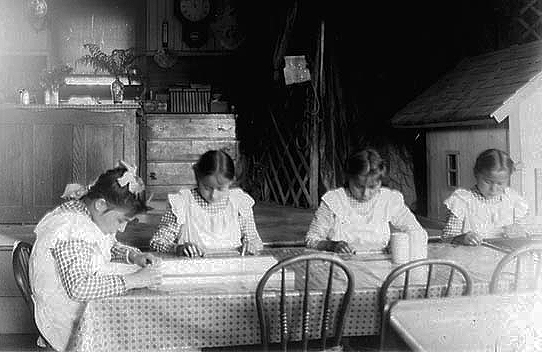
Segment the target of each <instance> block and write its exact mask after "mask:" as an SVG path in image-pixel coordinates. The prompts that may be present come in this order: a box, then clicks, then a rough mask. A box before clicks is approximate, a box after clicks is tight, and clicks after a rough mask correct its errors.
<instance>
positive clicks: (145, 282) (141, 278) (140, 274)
mask: <svg viewBox="0 0 542 352" xmlns="http://www.w3.org/2000/svg"><path fill="white" fill-rule="evenodd" d="M124 282H125V284H126V288H127V289H132V288H142V287H156V286H158V285H160V284H161V283H162V272H161V271H160V270H158V269H157V268H155V267H153V266H150V265H149V266H146V267H144V268H141V269H139V270H138V271H136V272H135V273H133V274H128V275H125V276H124Z"/></svg>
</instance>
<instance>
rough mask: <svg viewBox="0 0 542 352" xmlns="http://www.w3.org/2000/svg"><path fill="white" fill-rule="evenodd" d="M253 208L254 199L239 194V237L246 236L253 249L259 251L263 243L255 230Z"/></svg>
mask: <svg viewBox="0 0 542 352" xmlns="http://www.w3.org/2000/svg"><path fill="white" fill-rule="evenodd" d="M253 206H254V199H252V197H251V196H250V195H248V194H247V193H245V192H241V193H240V205H239V226H240V230H241V236H246V238H247V239H248V241H249V242H250V243H252V245H253V246H254V248H255V249H256V250H258V251H259V250H262V248H263V242H262V239H261V238H260V234H259V233H258V230H257V229H256V222H255V221H254V211H253Z"/></svg>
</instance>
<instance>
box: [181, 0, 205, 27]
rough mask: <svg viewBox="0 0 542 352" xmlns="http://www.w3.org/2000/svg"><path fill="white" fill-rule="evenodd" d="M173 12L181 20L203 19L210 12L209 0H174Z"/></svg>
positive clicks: (196, 20) (199, 20)
mask: <svg viewBox="0 0 542 352" xmlns="http://www.w3.org/2000/svg"><path fill="white" fill-rule="evenodd" d="M175 13H176V15H177V16H179V17H180V19H181V21H189V22H201V21H204V20H206V19H207V18H208V17H209V14H210V13H211V0H175Z"/></svg>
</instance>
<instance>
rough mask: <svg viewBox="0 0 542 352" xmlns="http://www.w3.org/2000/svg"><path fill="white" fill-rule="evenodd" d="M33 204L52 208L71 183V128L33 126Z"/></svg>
mask: <svg viewBox="0 0 542 352" xmlns="http://www.w3.org/2000/svg"><path fill="white" fill-rule="evenodd" d="M33 127H34V128H33V130H34V138H33V141H34V156H35V160H34V166H33V167H34V188H35V189H38V190H39V192H34V194H35V197H34V204H35V205H39V206H44V207H51V208H52V207H54V206H55V205H56V204H58V199H59V198H60V196H61V195H62V193H63V192H64V187H65V186H66V184H67V183H70V180H71V174H72V173H71V169H70V167H71V165H72V162H73V160H72V143H71V142H72V140H73V139H72V127H71V126H69V125H60V126H59V125H54V124H45V125H34V126H33Z"/></svg>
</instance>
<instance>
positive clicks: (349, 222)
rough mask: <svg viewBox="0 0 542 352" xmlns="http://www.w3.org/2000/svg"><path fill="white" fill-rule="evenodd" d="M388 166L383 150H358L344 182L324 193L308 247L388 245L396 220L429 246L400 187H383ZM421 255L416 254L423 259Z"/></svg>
mask: <svg viewBox="0 0 542 352" xmlns="http://www.w3.org/2000/svg"><path fill="white" fill-rule="evenodd" d="M385 173H386V168H385V165H384V161H383V160H382V158H381V157H380V155H379V154H378V152H377V151H375V150H373V149H365V150H362V151H358V152H356V153H354V154H352V155H351V156H350V157H349V158H348V160H347V162H346V168H345V175H346V178H347V181H346V184H345V186H344V187H341V188H338V189H335V190H332V191H328V192H327V193H326V194H324V195H323V196H322V202H321V203H320V207H319V208H318V210H317V211H316V213H315V214H314V218H313V219H312V222H311V224H310V227H309V231H308V232H307V235H306V238H305V243H306V245H307V247H310V248H316V249H320V250H326V251H332V252H339V253H354V252H355V251H370V250H384V249H385V247H386V246H387V245H388V242H389V239H390V225H389V224H390V223H391V224H392V225H393V226H394V227H396V228H397V229H398V230H399V231H402V232H406V233H408V234H409V235H410V236H412V237H413V238H412V241H413V242H412V243H416V244H420V246H421V248H425V244H426V243H427V233H426V232H425V230H424V229H423V228H422V227H421V226H420V224H419V223H418V221H417V220H416V218H415V216H414V214H412V212H411V211H410V210H409V209H408V207H407V206H406V205H405V202H404V200H403V196H402V195H401V193H400V192H398V191H394V190H391V189H389V188H386V187H382V179H383V177H384V176H385ZM418 256H421V257H423V256H425V254H421V255H415V256H414V257H413V258H412V259H417V257H418Z"/></svg>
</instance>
